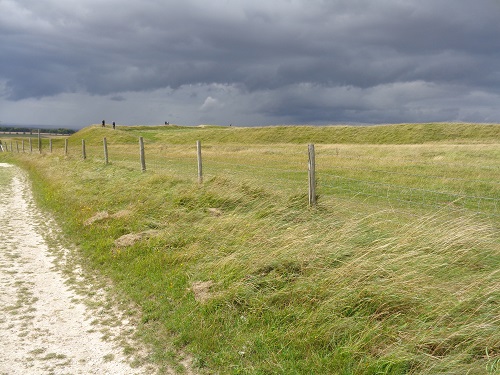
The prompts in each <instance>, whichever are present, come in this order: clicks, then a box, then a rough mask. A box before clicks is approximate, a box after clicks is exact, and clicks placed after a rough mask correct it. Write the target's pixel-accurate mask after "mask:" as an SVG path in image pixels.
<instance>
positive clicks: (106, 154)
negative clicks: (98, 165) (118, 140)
mask: <svg viewBox="0 0 500 375" xmlns="http://www.w3.org/2000/svg"><path fill="white" fill-rule="evenodd" d="M102 142H103V145H104V164H108V143H107V142H106V137H104V139H103V140H102Z"/></svg>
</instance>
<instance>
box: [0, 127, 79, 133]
mask: <svg viewBox="0 0 500 375" xmlns="http://www.w3.org/2000/svg"><path fill="white" fill-rule="evenodd" d="M40 131H41V132H42V133H50V134H73V133H75V132H76V130H73V129H65V128H58V129H42V128H40ZM0 132H5V133H9V132H10V133H30V134H32V133H33V132H35V133H36V132H38V128H37V129H32V128H22V127H20V128H18V127H15V126H0Z"/></svg>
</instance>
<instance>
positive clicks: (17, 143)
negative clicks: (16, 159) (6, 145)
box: [16, 141, 19, 154]
mask: <svg viewBox="0 0 500 375" xmlns="http://www.w3.org/2000/svg"><path fill="white" fill-rule="evenodd" d="M16 148H17V153H18V154H19V142H18V141H16Z"/></svg>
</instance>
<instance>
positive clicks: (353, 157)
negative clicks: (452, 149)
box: [318, 151, 500, 171]
mask: <svg viewBox="0 0 500 375" xmlns="http://www.w3.org/2000/svg"><path fill="white" fill-rule="evenodd" d="M320 152H321V151H320ZM320 152H318V155H320ZM320 156H321V155H320ZM329 156H330V157H335V158H338V159H346V160H360V161H363V160H368V161H380V158H374V157H369V156H363V155H357V156H345V155H340V154H339V155H334V154H331V155H329ZM385 160H391V161H396V162H401V163H411V162H412V160H409V159H402V158H394V157H391V158H390V159H385ZM419 165H431V166H439V165H442V166H450V167H457V168H463V167H468V168H476V169H485V170H498V171H500V166H497V165H479V166H478V165H476V164H463V163H443V162H428V161H427V162H420V163H419Z"/></svg>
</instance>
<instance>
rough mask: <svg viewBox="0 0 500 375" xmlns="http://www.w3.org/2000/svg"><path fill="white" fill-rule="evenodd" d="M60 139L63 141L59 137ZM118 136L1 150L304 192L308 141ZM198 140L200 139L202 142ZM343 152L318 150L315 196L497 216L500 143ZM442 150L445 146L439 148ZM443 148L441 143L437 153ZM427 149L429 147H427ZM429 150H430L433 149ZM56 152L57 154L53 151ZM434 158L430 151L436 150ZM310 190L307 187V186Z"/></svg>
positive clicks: (25, 143) (0, 145)
mask: <svg viewBox="0 0 500 375" xmlns="http://www.w3.org/2000/svg"><path fill="white" fill-rule="evenodd" d="M63 142H65V143H63ZM143 145H144V146H142V149H143V150H144V153H143V154H141V146H139V144H124V143H119V142H116V143H114V142H113V141H112V140H111V141H110V140H106V139H103V142H102V143H98V142H85V141H84V140H83V141H82V143H81V144H79V143H78V142H77V141H74V140H72V141H71V142H70V143H69V144H68V142H67V141H63V140H62V139H60V138H59V139H55V140H54V142H53V141H52V139H50V140H47V139H40V138H38V139H36V138H35V139H32V138H29V140H28V139H27V140H24V139H23V140H22V141H19V140H13V139H8V140H3V141H1V142H0V151H2V152H12V153H24V154H31V155H35V156H36V155H40V154H51V155H54V156H59V157H63V160H64V158H69V159H74V158H79V159H82V160H85V161H87V162H95V163H105V164H107V163H110V164H112V165H113V166H116V167H121V168H127V169H130V170H145V171H147V172H149V173H158V174H168V175H171V176H176V177H178V178H184V179H193V180H196V179H197V180H198V181H200V182H201V181H203V179H205V180H207V179H211V178H214V177H226V178H231V179H237V180H238V181H244V182H248V183H250V184H252V185H253V186H260V187H262V188H266V189H272V190H279V191H281V192H284V193H287V194H290V195H299V196H305V195H307V193H308V189H309V188H310V187H309V188H308V174H309V173H310V170H308V149H307V146H305V145H302V146H300V145H293V146H291V145H281V144H276V145H251V146H247V145H222V144H206V145H203V146H202V148H200V149H197V147H196V145H192V146H186V145H165V144H158V143H157V142H147V141H146V142H144V143H143ZM200 145H201V144H200ZM349 151H351V152H350V153H349V152H345V151H344V150H339V148H338V147H336V148H331V147H319V148H317V151H316V157H315V159H316V163H315V164H316V165H315V176H316V177H315V185H316V186H315V189H316V192H315V194H317V196H318V197H320V201H321V199H326V198H342V199H346V198H359V197H363V199H365V200H366V199H369V200H372V201H374V202H375V201H380V200H383V201H384V203H386V202H389V203H390V204H393V205H403V206H412V207H413V206H418V207H422V208H433V209H443V208H445V209H450V210H457V211H460V210H466V211H469V212H475V213H479V214H482V215H486V216H490V217H495V218H497V217H499V216H500V160H499V159H498V158H496V156H498V155H499V152H500V151H499V150H498V149H497V148H496V146H495V145H493V146H492V150H489V151H488V152H486V153H484V154H483V155H481V153H482V151H481V150H479V151H477V152H476V153H475V154H474V155H473V157H472V156H471V152H470V150H468V152H464V158H467V157H468V158H469V159H470V158H472V159H474V160H476V161H477V162H478V163H476V164H473V163H467V162H465V159H464V160H463V161H460V162H445V161H442V160H432V158H431V159H429V158H426V157H415V156H412V157H408V156H405V155H403V156H397V155H393V154H391V153H390V152H389V153H387V152H386V153H385V155H382V156H380V157H373V156H372V155H371V154H370V155H367V154H360V150H358V149H352V150H349ZM445 151H446V150H445ZM445 151H443V150H441V151H440V155H441V156H442V154H443V152H445ZM431 156H432V155H431ZM433 157H434V156H433ZM59 159H61V158H59ZM434 159H435V157H434ZM309 193H310V192H309Z"/></svg>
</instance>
